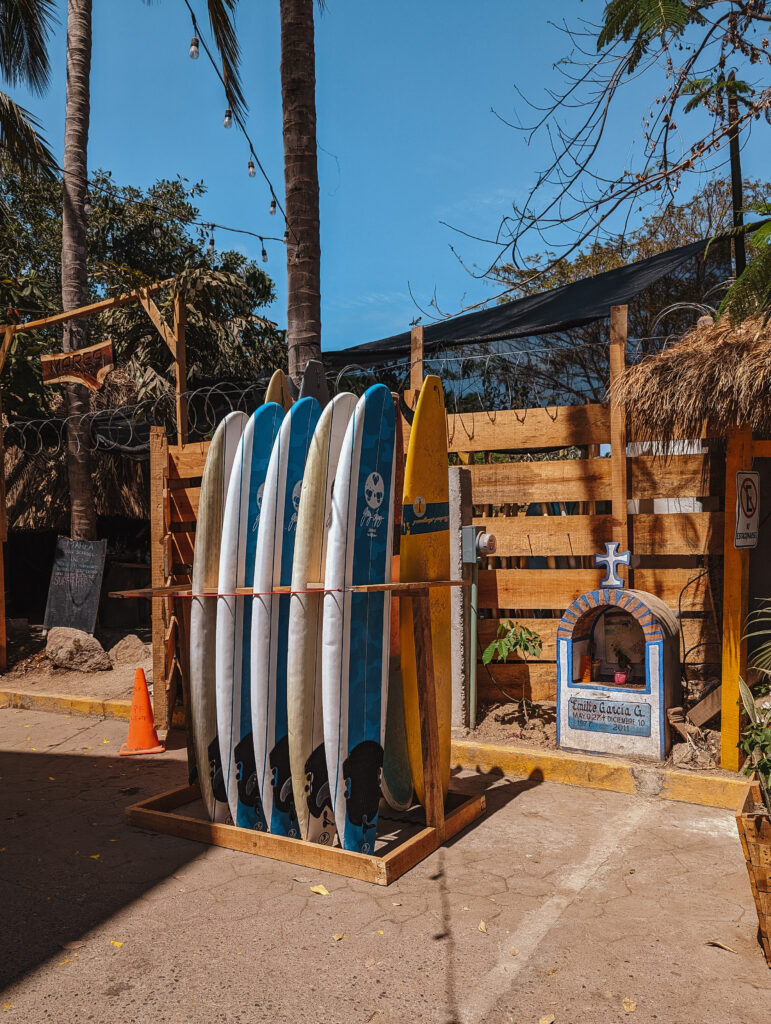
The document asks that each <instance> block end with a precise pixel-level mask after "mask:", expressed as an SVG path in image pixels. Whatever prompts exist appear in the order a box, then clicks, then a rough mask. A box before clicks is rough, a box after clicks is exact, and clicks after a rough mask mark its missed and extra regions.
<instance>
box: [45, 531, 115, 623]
mask: <svg viewBox="0 0 771 1024" xmlns="http://www.w3.org/2000/svg"><path fill="white" fill-rule="evenodd" d="M106 555H107V541H106V540H70V539H69V537H59V538H57V541H56V553H55V554H54V566H53V569H52V570H51V583H50V585H49V587H48V602H47V603H46V613H45V619H44V620H43V627H44V628H45V629H52V628H53V627H54V626H69V627H70V628H72V629H81V630H83V632H84V633H93V632H94V628H95V626H96V614H97V611H98V610H99V597H100V595H101V592H102V577H103V575H104V561H105V557H106Z"/></svg>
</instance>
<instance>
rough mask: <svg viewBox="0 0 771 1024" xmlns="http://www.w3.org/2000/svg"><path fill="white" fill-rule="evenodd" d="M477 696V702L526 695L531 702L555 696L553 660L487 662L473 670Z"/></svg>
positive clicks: (489, 701) (509, 698)
mask: <svg viewBox="0 0 771 1024" xmlns="http://www.w3.org/2000/svg"><path fill="white" fill-rule="evenodd" d="M477 695H478V699H479V700H480V701H484V702H486V703H500V702H501V701H505V700H520V699H521V698H522V697H527V698H528V699H529V700H534V701H542V700H544V701H552V700H556V699H557V665H556V663H555V662H553V661H552V662H548V661H541V662H527V663H523V662H506V663H504V664H497V663H491V664H490V665H488V666H487V668H483V667H482V666H481V665H480V666H479V667H478V669H477Z"/></svg>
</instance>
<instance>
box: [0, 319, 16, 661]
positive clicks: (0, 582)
mask: <svg viewBox="0 0 771 1024" xmlns="http://www.w3.org/2000/svg"><path fill="white" fill-rule="evenodd" d="M11 337H13V335H11ZM7 540H8V508H7V506H6V503H5V443H4V438H3V410H2V406H0V672H5V670H6V668H7V667H8V637H7V633H6V622H5V542H6V541H7Z"/></svg>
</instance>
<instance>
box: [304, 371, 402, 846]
mask: <svg viewBox="0 0 771 1024" xmlns="http://www.w3.org/2000/svg"><path fill="white" fill-rule="evenodd" d="M395 434H396V417H395V410H394V400H393V397H392V396H391V392H390V391H389V390H388V388H387V387H385V386H384V385H383V384H375V385H374V386H373V387H371V388H368V389H367V391H366V392H365V393H364V395H363V396H362V397H361V398H360V399H359V401H358V403H357V405H356V409H355V410H354V413H353V416H352V417H351V420H350V421H349V423H348V429H347V431H346V435H345V440H344V441H343V447H342V451H341V453H340V459H339V462H338V470H337V476H336V478H335V487H334V491H333V495H332V517H331V522H330V525H329V537H328V540H327V564H326V573H325V577H324V585H325V590H326V591H327V592H326V593H325V595H324V625H323V651H322V703H323V706H324V748H325V751H326V757H327V769H328V773H329V785H330V796H331V799H332V807H333V810H334V815H335V824H336V825H337V831H338V835H339V836H340V837H341V839H342V844H343V847H344V848H345V849H346V850H357V851H359V852H360V853H372V852H373V850H374V848H375V834H376V831H377V815H378V804H379V801H380V774H381V770H382V766H383V741H384V737H385V724H386V705H387V698H388V668H389V641H390V619H391V595H390V593H384V592H382V591H381V592H379V593H377V592H351V590H350V589H348V588H349V587H351V586H354V585H356V584H366V583H387V582H390V580H391V554H392V547H393V487H394V440H395Z"/></svg>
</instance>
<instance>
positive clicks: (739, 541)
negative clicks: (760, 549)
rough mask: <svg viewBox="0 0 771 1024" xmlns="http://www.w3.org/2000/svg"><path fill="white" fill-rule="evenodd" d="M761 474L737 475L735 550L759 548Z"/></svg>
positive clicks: (747, 473) (743, 473)
mask: <svg viewBox="0 0 771 1024" xmlns="http://www.w3.org/2000/svg"><path fill="white" fill-rule="evenodd" d="M759 480H760V474H759V473H750V472H746V473H745V472H742V473H737V474H736V533H735V534H734V547H735V548H756V547H757V546H758V520H759V518H760V484H759Z"/></svg>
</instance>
